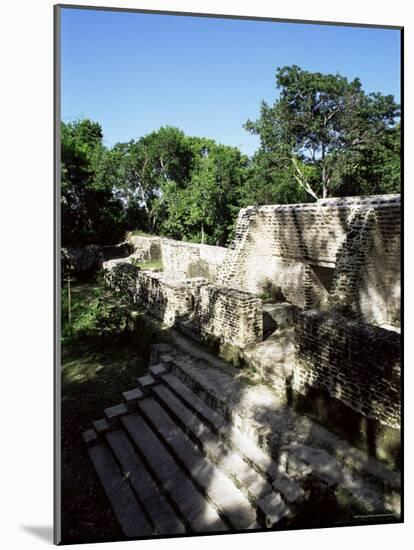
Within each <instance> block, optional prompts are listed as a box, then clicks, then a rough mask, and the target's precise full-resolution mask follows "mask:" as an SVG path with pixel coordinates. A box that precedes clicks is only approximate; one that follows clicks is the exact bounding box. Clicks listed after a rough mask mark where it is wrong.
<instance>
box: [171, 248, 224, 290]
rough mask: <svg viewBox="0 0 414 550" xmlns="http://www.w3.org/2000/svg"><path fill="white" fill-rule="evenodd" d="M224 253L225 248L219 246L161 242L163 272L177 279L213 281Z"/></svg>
mask: <svg viewBox="0 0 414 550" xmlns="http://www.w3.org/2000/svg"><path fill="white" fill-rule="evenodd" d="M226 252H227V248H223V247H221V246H210V245H207V244H195V243H186V242H183V241H174V240H172V239H162V240H161V254H162V264H163V268H164V271H165V272H166V273H170V274H173V275H174V276H175V277H177V278H178V277H181V278H186V277H204V278H205V279H208V280H209V281H214V279H215V278H216V275H217V272H218V269H219V267H220V266H221V264H222V262H223V261H224V257H225V255H226Z"/></svg>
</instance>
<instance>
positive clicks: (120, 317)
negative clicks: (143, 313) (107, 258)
mask: <svg viewBox="0 0 414 550" xmlns="http://www.w3.org/2000/svg"><path fill="white" fill-rule="evenodd" d="M130 308H131V307H130V304H129V303H128V301H127V300H126V299H125V298H123V296H122V295H119V296H118V295H117V296H116V297H114V295H113V293H112V292H111V291H110V290H108V289H105V288H103V287H100V286H91V285H85V284H80V285H74V286H71V288H70V310H71V323H69V289H68V286H67V285H65V286H64V287H62V293H61V326H62V343H63V345H67V344H68V343H71V342H74V341H77V340H85V339H90V338H95V337H105V336H119V335H120V334H121V333H122V332H124V331H126V330H127V329H128V321H129V312H130Z"/></svg>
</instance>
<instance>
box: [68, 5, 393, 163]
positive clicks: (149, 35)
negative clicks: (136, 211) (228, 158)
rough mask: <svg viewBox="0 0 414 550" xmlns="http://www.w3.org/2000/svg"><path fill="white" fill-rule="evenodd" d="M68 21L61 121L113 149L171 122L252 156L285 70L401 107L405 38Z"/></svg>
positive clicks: (166, 18) (104, 15)
mask: <svg viewBox="0 0 414 550" xmlns="http://www.w3.org/2000/svg"><path fill="white" fill-rule="evenodd" d="M61 21H62V107H61V112H62V119H63V120H64V121H66V122H67V121H70V120H74V119H78V118H82V117H88V118H91V119H92V120H96V121H98V122H100V123H101V124H102V128H103V133H104V142H105V144H106V145H108V146H112V145H113V144H114V143H116V142H118V141H128V140H130V139H136V138H139V137H140V136H142V135H144V134H146V133H148V132H151V131H153V130H156V129H158V128H159V127H160V126H163V125H167V124H168V125H173V126H178V127H179V128H181V129H182V130H183V131H184V132H185V133H186V134H188V135H198V136H206V137H211V138H214V139H216V140H217V141H218V142H221V143H225V144H228V145H235V146H238V147H240V149H241V150H242V151H243V152H244V153H246V154H249V155H250V154H252V153H253V152H254V150H255V149H256V148H257V146H258V144H259V140H258V138H257V137H256V136H252V135H251V134H249V133H248V132H246V130H244V129H243V127H242V125H243V123H244V122H245V121H246V120H247V119H248V118H251V119H256V118H257V116H258V114H259V109H260V101H261V100H262V99H264V100H266V101H267V102H270V103H273V102H274V100H275V99H276V98H277V90H276V87H275V72H276V68H277V67H279V66H284V65H293V64H296V65H299V66H300V67H302V68H303V69H306V70H309V71H320V72H323V73H325V72H326V73H327V72H329V73H336V72H339V73H340V74H342V75H345V76H347V77H348V78H350V79H352V78H354V77H356V76H358V77H359V78H360V79H361V81H362V85H363V88H364V90H365V91H366V92H374V91H378V92H381V93H383V94H393V95H394V96H395V97H396V99H397V100H398V101H399V100H400V36H399V31H398V30H390V29H371V28H355V27H340V26H325V25H305V24H297V23H279V22H271V21H253V20H231V19H217V18H216V19H210V18H203V17H185V16H171V15H155V14H141V13H126V12H110V11H98V10H96V11H95V10H81V9H69V8H64V9H62V17H61Z"/></svg>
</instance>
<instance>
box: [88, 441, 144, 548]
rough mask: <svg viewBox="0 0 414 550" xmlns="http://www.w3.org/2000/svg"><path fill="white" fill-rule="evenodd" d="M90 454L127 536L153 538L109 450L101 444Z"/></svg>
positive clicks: (92, 447) (89, 450) (140, 509)
mask: <svg viewBox="0 0 414 550" xmlns="http://www.w3.org/2000/svg"><path fill="white" fill-rule="evenodd" d="M88 453H89V456H90V459H91V461H92V463H93V465H94V467H95V470H96V472H97V474H98V477H99V479H100V481H101V483H102V486H103V488H104V491H105V493H106V494H107V496H108V498H109V501H110V503H111V505H112V509H113V511H114V513H115V516H116V518H117V520H118V522H119V524H120V525H121V528H122V530H123V532H124V534H125V536H126V537H133V538H138V537H147V536H151V535H152V534H153V529H152V527H151V525H150V524H149V522H148V520H147V518H146V516H145V514H144V512H143V510H142V508H141V506H140V505H139V503H138V501H137V499H136V498H135V495H134V493H133V491H132V489H131V487H130V486H129V484H128V481H127V480H126V479H125V476H123V474H122V473H121V471H120V469H119V468H118V465H117V463H116V462H115V459H114V458H113V456H112V455H111V452H110V451H109V449H108V448H107V447H106V446H105V445H104V444H102V443H100V444H97V445H93V446H91V447H89V448H88Z"/></svg>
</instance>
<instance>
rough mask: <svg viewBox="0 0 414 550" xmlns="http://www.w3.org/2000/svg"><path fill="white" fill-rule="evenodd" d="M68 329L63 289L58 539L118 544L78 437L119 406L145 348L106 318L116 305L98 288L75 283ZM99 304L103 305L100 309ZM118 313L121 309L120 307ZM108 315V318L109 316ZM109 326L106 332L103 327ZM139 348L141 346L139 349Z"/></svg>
mask: <svg viewBox="0 0 414 550" xmlns="http://www.w3.org/2000/svg"><path fill="white" fill-rule="evenodd" d="M71 301H72V308H71V309H72V326H71V327H69V326H68V300H67V288H64V289H63V291H62V405H61V414H62V422H61V428H62V434H61V435H62V437H61V444H62V538H63V541H64V542H82V541H93V540H100V541H102V540H113V539H114V538H117V539H118V540H119V539H122V538H123V535H122V532H121V530H120V528H119V526H118V523H117V522H116V520H115V518H114V516H113V513H112V511H111V509H110V506H109V502H108V500H107V497H106V495H105V494H104V492H103V489H102V487H101V486H100V484H99V482H98V479H97V477H96V474H95V471H94V470H93V468H92V465H91V462H90V460H89V457H88V454H87V452H86V447H85V445H84V443H83V440H82V432H83V431H84V430H85V429H87V428H89V427H90V426H91V422H92V421H93V420H96V419H98V418H101V417H102V413H103V409H104V408H106V407H108V406H109V405H112V404H116V403H119V401H120V398H121V393H122V392H123V391H125V390H126V389H129V388H132V387H134V386H135V384H136V378H137V377H138V376H141V375H142V374H144V373H145V372H146V370H147V365H148V343H146V342H142V341H140V340H139V338H137V337H133V335H132V334H131V333H129V332H128V331H127V330H126V327H125V326H124V324H123V323H122V315H121V318H120V319H115V321H114V319H113V318H112V317H111V315H110V312H111V308H113V309H114V310H115V309H117V310H118V309H119V306H120V305H121V306H122V304H120V303H119V302H120V300H119V297H118V296H117V295H115V294H114V293H112V292H111V291H109V290H103V289H102V288H101V287H100V286H99V284H97V283H92V284H91V283H84V284H75V285H73V287H72V291H71ZM102 304H104V306H102ZM121 309H122V307H121ZM108 312H109V314H108ZM105 322H107V323H108V325H109V326H108V327H107V328H106V330H105V327H104V324H105ZM141 344H142V345H141Z"/></svg>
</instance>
